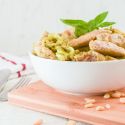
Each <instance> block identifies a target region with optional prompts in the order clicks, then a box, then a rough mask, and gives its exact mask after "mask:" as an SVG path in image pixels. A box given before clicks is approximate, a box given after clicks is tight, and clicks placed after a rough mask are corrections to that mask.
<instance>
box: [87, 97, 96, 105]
mask: <svg viewBox="0 0 125 125" xmlns="http://www.w3.org/2000/svg"><path fill="white" fill-rule="evenodd" d="M95 102H96V100H95V99H89V98H85V104H89V103H95Z"/></svg>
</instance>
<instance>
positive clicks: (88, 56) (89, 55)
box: [74, 51, 105, 62]
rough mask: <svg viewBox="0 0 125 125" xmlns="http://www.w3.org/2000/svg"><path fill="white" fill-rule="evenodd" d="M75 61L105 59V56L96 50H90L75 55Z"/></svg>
mask: <svg viewBox="0 0 125 125" xmlns="http://www.w3.org/2000/svg"><path fill="white" fill-rule="evenodd" d="M74 60H75V61H89V62H91V61H105V56H104V55H102V54H100V53H98V52H95V51H89V52H83V53H82V54H80V55H76V56H75V57H74Z"/></svg>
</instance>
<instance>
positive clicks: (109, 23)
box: [99, 22, 115, 27]
mask: <svg viewBox="0 0 125 125" xmlns="http://www.w3.org/2000/svg"><path fill="white" fill-rule="evenodd" d="M113 24H115V22H104V23H101V24H100V25H99V27H108V26H111V25H113Z"/></svg>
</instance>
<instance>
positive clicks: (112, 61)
mask: <svg viewBox="0 0 125 125" xmlns="http://www.w3.org/2000/svg"><path fill="white" fill-rule="evenodd" d="M28 54H29V56H30V57H31V56H34V57H35V58H38V59H42V60H46V61H49V62H60V63H76V64H79V63H80V64H107V63H108V64H110V63H119V62H125V59H120V60H110V61H93V62H87V61H61V60H52V59H46V58H43V57H39V56H36V55H34V54H33V53H32V52H29V53H28Z"/></svg>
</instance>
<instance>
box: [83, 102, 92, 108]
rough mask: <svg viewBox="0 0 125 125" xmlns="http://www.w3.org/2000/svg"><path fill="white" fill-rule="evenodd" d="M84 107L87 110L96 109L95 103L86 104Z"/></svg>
mask: <svg viewBox="0 0 125 125" xmlns="http://www.w3.org/2000/svg"><path fill="white" fill-rule="evenodd" d="M84 107H85V108H92V107H94V104H93V103H88V104H85V105H84Z"/></svg>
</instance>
